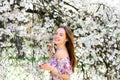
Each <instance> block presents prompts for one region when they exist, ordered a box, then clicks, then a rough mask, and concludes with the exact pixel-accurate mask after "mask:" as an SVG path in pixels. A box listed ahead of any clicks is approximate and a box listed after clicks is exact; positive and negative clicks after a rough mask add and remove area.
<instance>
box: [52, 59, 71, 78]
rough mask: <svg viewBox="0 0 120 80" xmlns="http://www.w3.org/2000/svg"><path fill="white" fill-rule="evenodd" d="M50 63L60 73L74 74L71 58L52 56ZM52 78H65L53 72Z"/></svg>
mask: <svg viewBox="0 0 120 80" xmlns="http://www.w3.org/2000/svg"><path fill="white" fill-rule="evenodd" d="M50 65H52V66H53V67H55V68H56V69H57V70H58V72H59V73H60V74H72V67H71V65H70V59H69V58H68V57H66V58H62V59H57V58H55V57H52V58H51V60H50ZM50 80H63V79H62V78H58V77H57V76H55V75H54V74H52V73H51V79H50ZM68 80H70V79H68Z"/></svg>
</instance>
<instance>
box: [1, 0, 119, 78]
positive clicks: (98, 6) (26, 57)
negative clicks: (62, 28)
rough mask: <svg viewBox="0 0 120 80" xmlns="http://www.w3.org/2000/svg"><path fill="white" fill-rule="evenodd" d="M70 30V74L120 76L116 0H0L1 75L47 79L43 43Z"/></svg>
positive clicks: (48, 75) (85, 76)
mask: <svg viewBox="0 0 120 80" xmlns="http://www.w3.org/2000/svg"><path fill="white" fill-rule="evenodd" d="M59 25H66V26H68V27H70V28H71V29H72V31H73V34H74V44H75V55H76V57H77V61H78V64H77V66H76V68H75V72H74V73H73V74H72V75H71V80H120V0H0V80H49V77H50V73H49V71H44V70H41V69H39V67H38V65H39V64H41V63H43V62H48V61H49V57H48V52H47V45H48V44H49V43H52V35H53V34H54V30H55V29H56V28H57V27H58V26H59Z"/></svg>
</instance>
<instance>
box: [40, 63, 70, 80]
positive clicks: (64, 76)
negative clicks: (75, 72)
mask: <svg viewBox="0 0 120 80" xmlns="http://www.w3.org/2000/svg"><path fill="white" fill-rule="evenodd" d="M41 68H42V69H44V70H48V71H51V73H52V74H54V75H56V76H58V77H59V78H62V79H63V80H67V79H69V78H70V75H69V74H60V73H59V72H58V70H57V69H56V68H54V67H52V66H51V65H50V64H49V63H45V64H43V65H41Z"/></svg>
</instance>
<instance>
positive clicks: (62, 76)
mask: <svg viewBox="0 0 120 80" xmlns="http://www.w3.org/2000/svg"><path fill="white" fill-rule="evenodd" d="M54 44H55V45H56V52H55V54H54V55H53V54H50V62H49V63H44V64H42V65H40V68H41V69H44V70H49V71H50V73H51V79H50V80H70V74H71V73H72V72H74V67H75V65H76V58H75V54H74V43H73V34H72V31H71V30H70V29H69V28H68V27H65V26H60V27H59V28H58V29H57V30H56V32H55V35H54Z"/></svg>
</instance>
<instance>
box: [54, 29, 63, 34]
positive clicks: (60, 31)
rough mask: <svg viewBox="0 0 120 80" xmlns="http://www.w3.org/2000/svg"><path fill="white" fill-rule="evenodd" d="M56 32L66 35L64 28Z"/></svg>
mask: <svg viewBox="0 0 120 80" xmlns="http://www.w3.org/2000/svg"><path fill="white" fill-rule="evenodd" d="M56 32H58V33H63V34H65V30H64V28H58V29H57V30H56Z"/></svg>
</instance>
